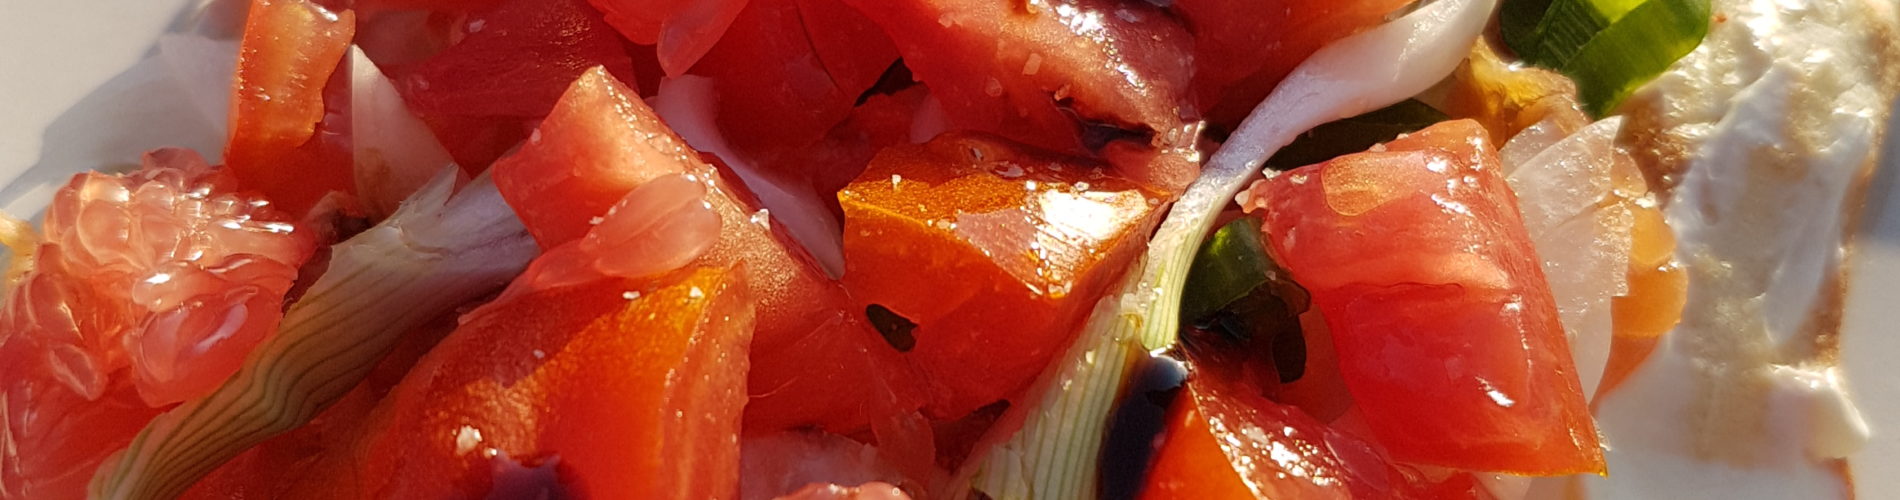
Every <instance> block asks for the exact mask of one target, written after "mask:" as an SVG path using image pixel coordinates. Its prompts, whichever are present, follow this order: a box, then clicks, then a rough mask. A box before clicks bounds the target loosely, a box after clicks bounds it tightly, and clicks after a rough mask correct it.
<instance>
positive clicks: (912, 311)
mask: <svg viewBox="0 0 1900 500" xmlns="http://www.w3.org/2000/svg"><path fill="white" fill-rule="evenodd" d="M1102 168H1103V167H1102V166H1101V165H1099V164H1096V163H1093V162H1091V161H1088V160H1083V159H1077V158H1070V157H1065V156H1061V155H1056V154H1051V153H1044V152H1039V151H1036V150H1034V149H1032V148H1028V147H1026V146H1022V145H1019V144H1016V143H1012V142H1009V141H1006V140H1002V139H996V138H992V137H987V136H980V135H968V134H961V133H952V134H946V135H943V136H939V137H938V138H937V139H936V140H933V141H931V142H929V143H927V144H924V145H917V146H897V147H892V148H889V149H886V150H884V152H883V153H881V154H879V155H878V156H877V158H876V159H874V160H872V163H871V165H870V167H869V168H867V169H866V170H865V172H864V174H863V175H861V176H859V177H858V180H857V181H855V182H853V183H851V185H849V186H847V187H846V188H845V189H844V191H842V192H840V193H839V194H838V199H839V201H840V202H841V203H842V204H843V205H844V213H845V228H844V233H845V239H844V253H845V277H844V282H845V287H846V288H847V289H848V290H849V291H850V292H851V294H852V298H853V299H854V300H856V301H857V302H858V304H860V306H861V307H866V308H869V307H873V306H877V307H883V308H886V309H888V310H890V311H892V312H895V313H896V314H897V315H899V316H901V317H903V318H905V319H907V320H908V321H910V322H913V323H915V325H916V327H915V330H914V331H913V332H911V335H912V336H914V339H915V347H914V348H913V349H912V350H911V351H910V353H909V356H910V357H911V358H912V361H914V362H915V363H916V364H917V365H918V366H919V368H920V369H921V371H922V372H923V375H924V377H925V378H926V380H927V381H928V382H929V383H931V384H932V385H933V386H934V387H933V389H934V396H933V398H932V401H933V404H932V405H931V412H930V413H931V414H932V415H933V416H937V417H944V418H951V417H957V416H961V415H963V414H966V413H969V412H970V411H972V410H975V409H977V408H979V407H982V406H984V405H987V404H990V403H993V402H996V401H997V400H999V399H1004V398H1008V397H1011V396H1013V395H1015V394H1016V393H1017V392H1019V391H1020V390H1021V389H1022V388H1023V387H1025V386H1026V385H1027V384H1028V383H1029V382H1030V380H1031V379H1034V378H1035V377H1036V375H1037V374H1040V373H1042V371H1043V368H1044V365H1046V364H1047V363H1048V361H1049V359H1050V357H1051V356H1053V355H1054V354H1055V353H1057V352H1061V351H1062V350H1063V348H1064V347H1065V346H1066V345H1067V343H1068V340H1069V339H1070V338H1071V336H1072V334H1074V333H1075V330H1076V328H1077V326H1078V325H1079V324H1080V321H1081V320H1082V319H1083V317H1084V316H1085V315H1086V314H1087V313H1088V311H1089V310H1090V309H1091V308H1093V307H1094V305H1095V301H1096V299H1097V298H1098V297H1100V295H1101V294H1102V293H1103V291H1104V290H1105V289H1106V287H1107V286H1109V285H1110V284H1111V283H1112V282H1113V281H1114V280H1115V278H1116V277H1117V276H1119V275H1120V274H1121V272H1122V271H1123V268H1124V267H1126V264H1127V263H1128V262H1129V260H1130V259H1132V258H1133V257H1134V256H1135V255H1136V254H1137V253H1138V252H1139V251H1140V250H1141V248H1142V247H1143V242H1145V241H1146V236H1147V229H1149V228H1150V227H1151V225H1152V224H1153V222H1154V220H1155V217H1154V216H1155V215H1156V213H1157V212H1158V210H1157V208H1159V207H1160V205H1161V202H1162V198H1163V195H1161V194H1159V193H1156V192H1153V191H1150V190H1148V189H1147V188H1145V187H1142V186H1140V185H1138V184H1136V183H1133V182H1130V181H1127V180H1124V179H1122V178H1119V177H1116V176H1114V175H1112V174H1108V173H1106V172H1104V171H1103V170H1102Z"/></svg>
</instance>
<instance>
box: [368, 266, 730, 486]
mask: <svg viewBox="0 0 1900 500" xmlns="http://www.w3.org/2000/svg"><path fill="white" fill-rule="evenodd" d="M752 324H753V317H752V306H751V298H750V297H749V296H748V295H747V293H746V291H745V285H744V283H743V278H741V277H740V273H736V272H732V271H729V270H723V269H716V268H698V269H691V270H685V271H680V272H677V273H673V274H670V275H667V276H662V277H659V278H657V279H654V280H652V281H645V282H643V281H642V280H625V279H616V278H608V279H601V280H596V281H594V282H590V283H587V284H581V285H575V286H571V287H563V288H555V289H550V290H544V291H539V292H533V293H529V294H525V295H518V296H514V297H510V298H507V299H504V300H502V301H500V302H496V303H493V304H490V305H488V306H485V307H483V308H482V309H479V310H477V311H475V312H473V313H470V315H469V316H468V317H467V318H465V319H464V322H463V323H462V325H461V326H460V327H459V328H457V329H456V331H455V332H454V333H451V334H449V336H448V338H446V339H443V341H442V343H441V344H440V345H438V346H437V347H436V348H435V350H433V351H431V352H430V353H429V354H428V355H427V356H426V357H424V358H423V360H422V362H421V363H420V364H419V365H418V366H417V367H416V368H415V370H414V371H412V372H410V374H409V375H408V376H407V377H406V378H404V379H403V382H402V383H401V384H399V385H398V386H397V387H396V389H395V390H394V391H393V392H392V393H391V394H390V396H389V398H388V399H386V400H385V402H384V404H383V408H381V409H379V410H378V413H377V414H376V417H375V418H376V419H377V420H375V421H374V422H373V423H371V425H370V426H369V431H368V433H367V434H366V435H365V436H364V437H363V441H361V442H360V443H359V446H361V448H360V456H359V457H358V460H359V461H357V462H356V463H357V477H359V478H361V479H362V481H363V482H362V483H361V485H360V486H361V487H362V489H361V491H360V493H361V494H363V495H366V496H369V497H374V498H444V497H448V496H474V497H480V496H482V495H483V494H485V493H490V492H495V493H500V492H506V491H516V492H518V491H524V490H523V489H522V488H524V487H526V488H531V489H532V490H533V491H560V492H566V493H569V494H574V495H579V496H581V497H585V498H636V497H637V498H682V499H685V498H693V499H699V498H732V497H734V496H735V494H736V493H737V492H736V489H737V485H738V480H739V476H738V472H739V471H738V464H739V447H738V433H739V418H740V411H741V408H742V406H743V405H744V404H745V393H744V391H743V388H744V384H745V382H744V376H745V375H744V374H745V368H746V363H745V357H744V356H745V350H746V344H747V342H748V340H749V338H750V336H751V331H752ZM537 469H539V470H537ZM548 469H551V470H548ZM524 478H525V479H527V480H528V481H527V482H528V483H530V484H521V483H522V482H523V481H521V480H522V479H524Z"/></svg>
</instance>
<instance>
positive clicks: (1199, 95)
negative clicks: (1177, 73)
mask: <svg viewBox="0 0 1900 500" xmlns="http://www.w3.org/2000/svg"><path fill="white" fill-rule="evenodd" d="M1408 3H1411V0H1370V1H1353V2H1341V1H1337V0H1268V1H1264V2H1263V1H1260V0H1175V1H1174V3H1173V10H1174V12H1175V13H1176V14H1178V15H1180V16H1181V19H1182V21H1183V22H1184V23H1186V24H1187V25H1188V26H1192V27H1194V71H1195V73H1194V89H1193V92H1194V97H1195V99H1196V101H1197V102H1198V104H1199V105H1200V108H1201V109H1202V110H1203V111H1204V112H1206V113H1207V118H1208V119H1209V120H1210V121H1212V122H1214V123H1216V124H1219V125H1221V126H1224V127H1227V128H1228V129H1230V130H1231V129H1232V128H1233V127H1235V126H1237V125H1239V124H1240V120H1241V119H1242V118H1246V117H1247V114H1248V113H1251V112H1253V108H1254V106H1255V105H1258V104H1260V101H1261V100H1264V99H1266V97H1267V94H1268V93H1269V92H1272V91H1273V88H1274V87H1275V86H1278V85H1279V84H1280V80H1282V79H1285V78H1286V75H1287V74H1289V73H1292V72H1293V68H1295V67H1298V66H1299V65H1300V63H1301V62H1305V61H1306V57H1307V56H1310V55H1313V52H1314V51H1317V50H1319V49H1320V47H1324V46H1326V44H1328V43H1332V42H1333V41H1334V40H1338V39H1340V38H1345V37H1346V36H1348V35H1352V34H1354V33H1357V32H1360V31H1364V30H1366V29H1370V28H1372V27H1374V26H1378V25H1379V24H1380V23H1383V22H1385V17H1386V16H1387V15H1388V14H1391V13H1392V11H1393V10H1395V9H1398V8H1399V7H1402V6H1404V5H1405V4H1408Z"/></svg>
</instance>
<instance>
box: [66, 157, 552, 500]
mask: <svg viewBox="0 0 1900 500" xmlns="http://www.w3.org/2000/svg"><path fill="white" fill-rule="evenodd" d="M459 173H460V171H459V170H455V169H448V170H444V171H443V172H442V173H441V174H439V175H437V176H436V178H435V179H434V180H432V181H430V182H429V184H428V185H426V186H424V187H423V188H422V190H420V191H418V192H417V193H416V195H415V196H414V197H412V198H411V199H410V200H409V201H408V202H406V203H404V204H403V205H402V208H401V209H400V210H398V211H397V212H396V213H395V214H394V215H392V216H391V217H390V218H389V220H386V221H384V222H383V223H382V224H378V225H377V226H376V227H373V228H370V229H369V230H368V231H365V232H363V233H362V234H359V235H357V236H356V237H354V238H351V239H350V240H349V241H345V242H343V243H341V244H339V245H337V246H336V247H335V248H334V253H333V254H332V257H331V261H330V268H329V271H328V272H326V273H325V274H324V275H323V277H322V278H319V279H318V280H317V282H316V283H315V284H313V285H311V287H310V289H309V291H308V292H306V293H305V295H304V296H303V299H302V300H300V301H298V302H297V303H296V305H294V306H292V307H291V308H290V310H289V311H288V312H286V313H285V316H284V320H283V322H282V323H281V326H280V327H279V329H278V332H277V335H275V336H273V337H271V338H270V339H269V340H267V341H266V342H265V343H264V344H263V345H261V346H259V347H258V348H257V350H256V351H253V352H252V353H251V355H250V357H249V358H246V359H245V362H244V367H243V368H242V369H240V370H239V371H238V373H237V374H236V375H233V376H232V377H231V379H230V380H227V381H225V383H224V385H222V386H220V387H219V388H218V389H217V390H216V391H215V392H213V393H212V394H211V395H209V396H207V397H205V398H202V399H197V400H192V401H187V402H185V403H184V404H183V405H180V406H179V407H177V408H174V409H173V410H171V411H169V412H166V413H165V414H164V415H160V416H159V417H158V418H156V419H154V420H153V421H152V422H151V423H150V424H148V425H146V427H145V430H144V431H142V432H140V433H139V437H138V438H136V439H134V440H133V441H132V444H131V446H130V447H129V448H128V449H126V450H125V451H123V452H121V453H119V454H117V455H115V456H114V457H113V458H111V459H109V460H107V462H106V464H105V465H103V466H101V467H100V468H99V470H98V471H97V472H96V473H95V474H94V475H93V481H92V487H91V496H92V497H93V498H110V499H131V498H137V499H147V498H173V497H176V496H178V495H179V494H180V493H182V492H184V491H185V489H186V488H188V487H190V486H191V485H192V484H193V483H194V482H196V481H197V480H198V478H200V477H202V476H204V475H205V474H206V473H208V472H210V471H211V470H212V469H214V468H216V467H217V466H218V465H219V464H222V463H223V462H224V461H226V460H229V459H230V458H231V457H234V456H236V455H237V454H238V453H240V452H242V451H244V450H245V449H247V448H249V447H251V446H252V445H255V444H257V443H259V442H262V441H264V440H265V439H268V438H270V437H271V436H274V435H276V434H280V433H283V432H285V431H289V430H290V429H294V428H296V427H297V426H298V425H301V424H303V423H304V422H307V421H309V420H310V418H311V417H312V416H314V415H316V413H317V412H318V411H320V410H322V409H323V408H324V407H326V406H328V405H329V404H330V403H332V402H334V401H336V399H337V398H339V397H341V396H342V395H343V394H344V393H345V392H346V391H348V390H349V389H350V388H351V387H354V386H355V385H356V383H357V382H358V381H360V380H362V378H363V377H364V376H365V375H366V374H368V372H369V370H370V368H371V367H373V366H374V365H375V364H376V362H377V361H379V360H380V359H382V357H383V355H384V354H385V353H387V352H388V351H389V349H390V348H391V347H392V346H393V345H394V344H395V342H396V341H397V340H398V339H399V338H400V337H401V336H402V335H403V334H405V333H407V332H409V331H410V330H412V329H414V328H415V327H416V326H418V325H420V324H422V323H423V322H425V321H428V320H430V319H433V318H435V317H438V316H440V315H441V314H444V313H446V312H449V311H451V310H452V309H453V308H454V307H456V306H460V305H462V304H465V303H467V302H469V301H472V300H475V299H477V298H480V297H481V296H483V295H485V294H487V293H490V292H492V291H493V290H495V289H497V288H499V287H500V286H501V285H503V284H505V283H507V281H508V279H509V278H511V277H513V276H514V275H515V274H516V273H519V272H520V271H521V269H522V268H523V267H524V266H526V265H527V262H528V260H529V259H531V258H533V257H534V255H535V253H536V248H537V247H536V246H535V244H534V241H533V240H532V239H531V238H529V236H528V234H527V232H526V230H525V229H523V228H522V226H521V223H520V222H519V221H518V220H516V219H515V215H514V212H513V211H511V210H509V209H508V206H507V205H506V204H505V203H503V202H502V199H501V195H500V193H498V192H496V190H495V186H494V184H493V183H491V182H489V181H488V179H487V178H486V177H483V178H479V179H477V180H475V181H474V182H472V183H470V184H469V185H468V186H467V187H465V188H463V189H462V191H461V192H459V193H454V195H453V196H451V192H452V191H453V188H454V180H455V178H456V175H457V174H459Z"/></svg>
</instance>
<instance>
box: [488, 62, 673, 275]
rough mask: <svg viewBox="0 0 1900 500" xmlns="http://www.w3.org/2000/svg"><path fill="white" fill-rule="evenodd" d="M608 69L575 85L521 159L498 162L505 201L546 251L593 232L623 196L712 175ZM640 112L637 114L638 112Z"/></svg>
mask: <svg viewBox="0 0 1900 500" xmlns="http://www.w3.org/2000/svg"><path fill="white" fill-rule="evenodd" d="M639 99H640V98H639V96H638V95H637V94H634V93H633V90H632V89H629V88H627V87H626V86H625V85H623V84H621V83H620V82H619V81H617V80H615V79H614V77H612V76H609V75H608V74H607V72H606V71H605V70H604V69H601V68H595V69H594V70H591V72H590V73H587V74H586V75H584V76H582V77H581V78H579V79H576V80H574V82H573V83H572V85H570V86H569V87H568V89H567V91H566V92H565V93H564V94H562V96H561V98H560V100H559V101H558V102H557V103H556V104H554V105H553V106H552V110H551V111H549V113H548V116H547V118H546V119H545V120H542V122H541V125H540V126H539V127H538V128H536V129H534V131H533V132H532V133H531V134H530V138H529V139H528V141H527V142H525V143H522V144H521V148H520V150H519V151H517V152H516V153H515V154H512V155H509V156H507V157H504V158H502V159H500V160H497V161H496V162H495V165H494V167H493V172H494V173H493V175H494V178H495V185H496V187H498V188H499V189H500V191H501V195H502V198H503V199H505V200H507V202H508V205H509V206H511V207H513V208H514V209H515V214H516V215H518V216H520V217H521V222H522V223H523V224H525V225H527V227H528V232H529V233H530V234H532V235H534V239H535V241H536V242H537V243H540V244H541V248H544V249H547V248H554V247H557V246H560V245H561V244H563V243H567V242H569V241H573V240H575V239H578V238H580V237H581V236H582V235H585V234H587V231H588V230H589V229H592V228H593V224H592V221H593V220H594V218H596V217H600V216H603V215H605V214H606V213H607V209H608V208H609V207H612V206H613V204H614V203H616V202H618V201H620V198H621V197H622V196H625V195H626V194H627V192H629V191H632V190H633V188H634V187H636V186H639V185H640V184H641V183H644V182H646V181H648V180H651V179H653V178H655V177H659V176H661V175H666V174H672V173H680V172H694V173H702V174H703V173H704V172H705V171H706V170H707V169H705V168H704V167H703V164H702V163H699V162H698V160H697V159H695V158H694V157H693V155H694V154H695V153H693V151H692V149H691V148H688V147H687V146H686V142H685V141H684V140H681V139H679V138H678V137H675V136H673V135H672V133H671V132H670V131H668V133H665V134H653V135H652V137H647V135H646V134H644V133H643V132H642V131H645V130H666V128H665V127H666V126H665V125H664V124H661V123H660V121H659V118H658V117H657V116H655V115H653V113H652V111H651V110H649V109H646V106H645V105H644V104H636V103H638V101H639ZM636 106H637V109H636V108H635V107H636Z"/></svg>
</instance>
